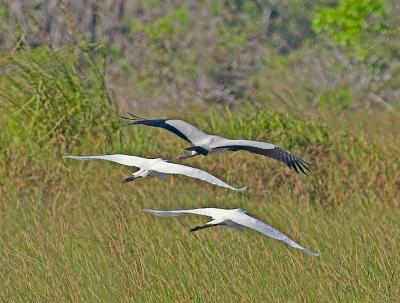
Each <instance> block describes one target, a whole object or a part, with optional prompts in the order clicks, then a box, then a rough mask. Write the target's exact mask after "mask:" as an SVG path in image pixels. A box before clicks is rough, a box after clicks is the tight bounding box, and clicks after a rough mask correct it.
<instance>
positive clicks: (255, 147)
mask: <svg viewBox="0 0 400 303" xmlns="http://www.w3.org/2000/svg"><path fill="white" fill-rule="evenodd" d="M129 115H130V116H131V117H121V118H122V119H126V120H128V122H122V123H121V124H120V127H122V126H127V125H137V124H139V125H147V126H152V127H158V128H164V129H166V130H168V131H170V132H172V133H174V134H175V135H177V136H179V137H180V138H182V139H183V140H186V141H188V142H189V143H191V144H193V146H190V147H188V148H186V149H185V150H187V151H189V153H186V154H183V155H180V156H178V159H181V160H183V159H188V158H191V157H194V156H197V155H203V156H207V155H211V154H216V153H219V152H222V151H239V150H245V151H248V152H251V153H255V154H259V155H264V156H267V157H270V158H273V159H275V160H278V161H281V162H283V163H285V164H286V165H287V166H289V168H290V169H293V170H295V171H296V173H298V172H299V171H300V172H302V173H304V174H306V171H310V168H309V166H310V165H311V163H308V162H306V161H304V160H302V159H300V158H299V157H297V156H295V155H294V154H292V153H291V152H289V151H287V150H285V149H283V148H280V147H279V146H276V145H274V144H271V143H267V142H261V141H251V140H231V139H227V138H224V137H220V136H215V135H209V134H207V133H205V132H203V131H202V130H200V129H198V128H197V127H195V126H193V125H191V124H189V123H188V122H186V121H183V120H169V119H157V120H148V119H142V118H139V117H137V116H135V115H133V114H130V113H129Z"/></svg>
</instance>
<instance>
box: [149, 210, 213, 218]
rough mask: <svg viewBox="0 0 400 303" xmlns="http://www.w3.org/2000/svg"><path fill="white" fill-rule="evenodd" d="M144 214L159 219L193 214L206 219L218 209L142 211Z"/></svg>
mask: <svg viewBox="0 0 400 303" xmlns="http://www.w3.org/2000/svg"><path fill="white" fill-rule="evenodd" d="M143 211H144V212H146V213H149V214H153V215H156V216H160V217H175V216H180V215H184V214H195V215H201V216H207V217H213V215H215V213H216V212H218V211H219V209H216V208H195V209H182V210H153V209H143Z"/></svg>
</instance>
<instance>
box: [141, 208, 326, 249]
mask: <svg viewBox="0 0 400 303" xmlns="http://www.w3.org/2000/svg"><path fill="white" fill-rule="evenodd" d="M143 211H144V212H147V213H150V214H153V215H156V216H161V217H174V216H179V215H183V214H196V215H202V216H207V217H211V218H212V220H211V221H210V222H208V223H207V224H205V225H201V226H195V227H193V228H192V229H191V230H190V231H193V232H194V231H197V230H200V229H204V228H209V227H214V226H224V227H235V228H243V227H248V228H251V229H254V230H256V231H258V232H260V233H262V234H264V235H266V236H268V237H271V238H273V239H275V240H279V241H282V242H285V243H286V244H288V245H290V246H291V247H293V248H297V249H300V250H301V251H303V252H304V253H306V254H308V255H310V256H319V255H320V254H318V253H315V252H312V251H310V250H309V249H307V248H304V247H302V246H300V245H299V244H297V243H296V242H294V241H293V240H292V239H290V238H289V237H288V236H286V235H284V234H283V233H281V232H280V231H278V230H276V229H275V228H273V227H271V226H269V225H268V224H266V223H264V222H262V221H260V220H258V219H255V218H253V217H251V216H249V215H248V214H247V213H246V211H244V210H243V209H240V208H236V209H222V208H196V209H184V210H170V211H162V210H152V209H144V210H143Z"/></svg>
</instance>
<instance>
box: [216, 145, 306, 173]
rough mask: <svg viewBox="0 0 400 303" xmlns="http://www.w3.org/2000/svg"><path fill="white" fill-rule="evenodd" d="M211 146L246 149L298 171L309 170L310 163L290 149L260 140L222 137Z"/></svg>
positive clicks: (234, 149) (232, 149)
mask: <svg viewBox="0 0 400 303" xmlns="http://www.w3.org/2000/svg"><path fill="white" fill-rule="evenodd" d="M210 147H211V148H224V149H228V150H231V151H237V150H246V151H248V152H251V153H255V154H259V155H264V156H267V157H270V158H273V159H275V160H278V161H281V162H283V163H285V164H286V165H287V166H289V168H290V169H293V170H295V171H296V173H298V172H299V171H301V172H302V173H304V174H306V171H307V170H308V171H310V168H309V165H311V164H310V163H308V162H306V161H304V160H302V159H300V158H299V157H297V156H296V155H294V154H292V153H291V152H290V151H288V150H285V149H283V148H280V147H279V146H276V145H274V144H271V143H267V142H260V141H250V140H229V139H222V140H220V141H217V142H215V143H214V144H213V145H212V146H210Z"/></svg>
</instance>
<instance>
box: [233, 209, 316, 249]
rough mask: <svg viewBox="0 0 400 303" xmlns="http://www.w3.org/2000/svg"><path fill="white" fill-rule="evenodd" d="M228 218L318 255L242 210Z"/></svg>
mask: <svg viewBox="0 0 400 303" xmlns="http://www.w3.org/2000/svg"><path fill="white" fill-rule="evenodd" d="M230 220H231V221H233V222H235V223H237V224H240V225H243V226H246V227H248V228H251V229H254V230H256V231H258V232H260V233H262V234H264V235H266V236H268V237H271V238H273V239H276V240H279V241H283V242H285V243H286V244H289V245H290V246H292V247H294V248H297V249H300V250H302V251H303V252H305V253H306V254H308V255H310V256H319V255H320V254H318V253H315V252H312V251H311V250H309V249H307V248H304V247H302V246H300V245H299V244H297V243H296V242H294V241H293V240H292V239H290V238H289V237H288V236H286V235H284V234H283V233H281V232H280V231H279V230H276V229H275V228H273V227H272V226H269V225H268V224H266V223H264V222H262V221H260V220H258V219H255V218H253V217H251V216H249V215H247V214H246V213H244V212H241V213H236V214H235V215H233V216H232V217H231V218H230Z"/></svg>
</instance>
